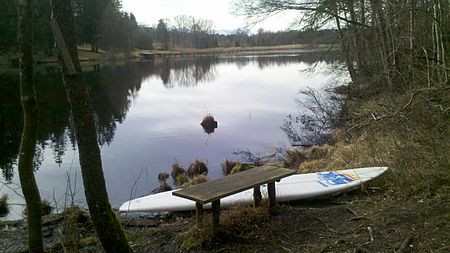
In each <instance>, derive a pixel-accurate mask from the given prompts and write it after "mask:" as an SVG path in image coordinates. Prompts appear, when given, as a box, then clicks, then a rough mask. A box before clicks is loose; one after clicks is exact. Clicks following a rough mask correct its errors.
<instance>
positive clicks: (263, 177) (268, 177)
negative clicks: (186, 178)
mask: <svg viewBox="0 0 450 253" xmlns="http://www.w3.org/2000/svg"><path fill="white" fill-rule="evenodd" d="M292 174H295V171H294V170H289V169H285V168H278V167H276V166H273V165H272V166H271V165H264V166H261V167H257V168H253V169H250V170H247V171H243V172H240V173H236V174H233V175H229V176H226V177H223V178H220V179H216V180H211V181H208V182H205V183H202V184H199V185H194V186H191V187H187V188H185V189H182V190H179V191H175V192H173V193H172V194H173V195H175V196H178V197H182V198H186V199H190V200H193V201H196V202H197V203H201V204H206V203H209V202H212V201H216V200H219V199H221V198H224V197H227V196H230V195H233V194H235V193H238V192H241V191H244V190H247V189H250V188H253V187H256V186H259V185H262V184H265V183H270V182H275V181H277V180H279V179H281V178H283V177H287V176H290V175H292Z"/></svg>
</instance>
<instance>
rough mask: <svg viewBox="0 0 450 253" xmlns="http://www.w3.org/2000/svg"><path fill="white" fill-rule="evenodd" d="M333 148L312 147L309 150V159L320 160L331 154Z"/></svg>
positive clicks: (326, 145) (326, 146)
mask: <svg viewBox="0 0 450 253" xmlns="http://www.w3.org/2000/svg"><path fill="white" fill-rule="evenodd" d="M332 151H333V147H332V146H330V145H328V144H325V145H323V146H312V147H311V148H310V149H309V159H322V158H326V157H327V155H329V154H330V153H332Z"/></svg>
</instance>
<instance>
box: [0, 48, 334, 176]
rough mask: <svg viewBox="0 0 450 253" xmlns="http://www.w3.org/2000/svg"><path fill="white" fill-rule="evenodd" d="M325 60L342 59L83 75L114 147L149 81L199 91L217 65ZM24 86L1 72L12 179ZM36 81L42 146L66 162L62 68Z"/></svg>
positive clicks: (306, 58) (172, 61) (110, 69)
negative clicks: (120, 125)
mask: <svg viewBox="0 0 450 253" xmlns="http://www.w3.org/2000/svg"><path fill="white" fill-rule="evenodd" d="M319 58H320V59H321V60H323V61H325V62H327V63H331V62H335V61H336V56H329V57H323V56H322V55H321V54H316V55H315V54H305V55H298V56H277V57H273V56H258V57H256V56H227V57H197V58H168V59H155V60H149V61H139V62H128V63H125V64H118V65H102V66H100V65H94V66H87V67H85V68H84V69H83V72H84V77H85V81H86V83H87V84H88V86H89V89H90V90H89V92H90V96H91V98H92V106H93V110H94V118H95V121H96V122H95V123H96V128H97V137H98V141H99V144H100V145H109V144H111V142H112V141H113V140H114V134H115V131H116V128H117V123H122V122H123V121H124V120H125V118H126V115H127V113H128V111H129V109H130V106H131V104H132V102H133V100H135V99H136V97H137V96H138V93H139V90H140V89H141V84H142V83H143V81H144V80H145V79H147V78H151V77H156V78H159V79H161V80H162V82H163V84H164V86H165V87H166V88H168V89H172V88H176V87H194V86H196V85H199V84H201V83H205V82H210V81H213V80H215V78H216V75H217V73H216V69H215V66H216V65H217V64H233V65H240V66H245V65H246V64H249V63H250V62H256V63H257V65H258V67H259V68H260V69H264V68H266V67H270V66H274V65H275V66H285V65H287V64H291V63H298V62H305V63H307V64H312V63H314V62H316V61H317V59H319ZM18 82H19V76H18V72H17V71H14V70H13V71H9V72H3V73H0V83H1V84H2V85H0V150H1V155H0V168H1V170H2V173H3V177H4V178H5V179H6V180H7V181H9V180H11V179H12V177H13V175H14V167H15V166H16V165H15V164H16V160H17V154H18V150H19V143H20V137H21V131H22V128H21V126H22V124H23V123H22V121H23V116H22V110H21V107H20V92H19V87H18V85H17V84H18ZM35 83H36V92H37V101H38V103H39V115H40V117H39V130H38V136H37V137H38V138H37V142H38V145H39V146H41V149H50V150H51V151H52V154H53V158H54V160H55V161H56V162H57V163H58V164H61V163H63V160H62V157H63V156H64V155H65V153H66V151H67V149H68V148H69V149H75V147H76V141H75V138H74V134H73V130H72V126H71V124H70V107H69V104H68V102H67V98H66V97H64V96H61V94H65V91H64V87H63V85H62V80H61V77H60V75H59V73H58V71H57V69H55V68H53V67H43V66H40V67H39V68H38V69H37V70H36V74H35ZM42 153H43V152H41V155H42ZM38 160H42V157H41V158H39V159H38Z"/></svg>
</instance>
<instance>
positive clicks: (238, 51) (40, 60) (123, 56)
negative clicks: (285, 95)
mask: <svg viewBox="0 0 450 253" xmlns="http://www.w3.org/2000/svg"><path fill="white" fill-rule="evenodd" d="M338 50H339V49H338V48H336V47H334V46H333V45H329V44H294V45H281V46H260V47H227V48H224V47H218V48H207V49H195V48H174V49H170V50H133V51H131V52H119V51H116V52H114V51H113V52H106V51H99V52H93V51H91V50H89V49H85V48H78V54H79V60H80V63H82V64H89V63H105V62H117V61H129V60H142V59H145V57H144V56H142V54H146V53H147V54H157V55H158V56H159V57H156V58H172V57H201V56H244V55H248V56H257V55H289V54H306V53H320V52H328V51H331V52H336V51H338ZM18 63H19V60H18V58H16V57H9V58H7V57H4V56H0V68H1V67H11V66H12V67H18ZM57 63H58V59H57V57H56V56H39V55H38V56H35V64H36V65H41V64H42V65H45V64H57Z"/></svg>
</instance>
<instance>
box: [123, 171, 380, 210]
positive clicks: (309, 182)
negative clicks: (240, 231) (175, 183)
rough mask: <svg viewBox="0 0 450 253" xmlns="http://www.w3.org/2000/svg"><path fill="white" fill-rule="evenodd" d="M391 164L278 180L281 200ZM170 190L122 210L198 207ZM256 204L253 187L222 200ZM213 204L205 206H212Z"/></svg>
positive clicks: (357, 180) (319, 192)
mask: <svg viewBox="0 0 450 253" xmlns="http://www.w3.org/2000/svg"><path fill="white" fill-rule="evenodd" d="M387 169H388V168H387V167H368V168H358V169H348V170H338V171H329V172H317V173H308V174H296V175H292V176H289V177H286V178H283V179H281V180H280V182H276V183H275V188H276V198H277V201H290V200H300V199H312V198H317V197H323V196H327V195H331V194H336V193H340V192H343V191H347V190H349V189H351V188H353V187H355V186H358V185H360V184H362V183H364V182H367V181H369V180H371V179H374V178H376V177H378V176H379V175H381V174H383V173H384V172H385V171H386V170H387ZM174 191H178V190H173V191H167V192H162V193H157V194H152V195H148V196H144V197H140V198H137V199H133V200H130V201H127V202H125V203H123V204H122V205H121V206H120V208H119V210H120V211H122V212H164V211H189V210H195V202H194V201H192V200H188V199H184V198H180V197H177V196H173V195H172V192H174ZM261 193H262V195H263V198H267V186H266V185H262V186H261ZM251 203H253V189H249V190H246V191H243V192H240V193H236V194H234V195H231V196H228V197H225V198H223V199H221V200H220V206H221V207H228V206H231V205H235V204H251ZM210 207H211V204H210V203H209V204H206V205H204V208H210Z"/></svg>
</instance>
